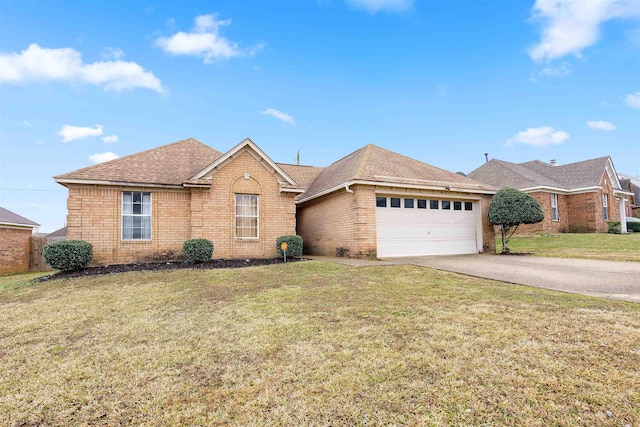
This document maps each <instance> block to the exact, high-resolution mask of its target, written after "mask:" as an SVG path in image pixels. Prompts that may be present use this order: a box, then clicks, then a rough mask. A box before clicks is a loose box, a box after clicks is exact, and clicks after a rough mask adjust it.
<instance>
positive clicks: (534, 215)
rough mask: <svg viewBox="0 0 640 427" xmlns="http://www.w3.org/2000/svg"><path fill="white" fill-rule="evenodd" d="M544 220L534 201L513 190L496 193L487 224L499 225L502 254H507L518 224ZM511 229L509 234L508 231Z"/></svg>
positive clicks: (528, 196) (537, 204)
mask: <svg viewBox="0 0 640 427" xmlns="http://www.w3.org/2000/svg"><path fill="white" fill-rule="evenodd" d="M543 219H544V212H542V208H541V207H540V204H539V203H538V201H537V200H536V199H534V198H533V197H531V196H530V195H528V194H527V193H524V192H522V191H520V190H516V189H515V188H509V187H505V188H503V189H502V190H500V191H498V192H497V193H496V194H495V196H493V199H492V200H491V206H489V222H491V224H493V225H499V226H500V231H501V232H502V253H503V254H508V253H509V252H510V251H509V246H508V244H509V239H510V238H511V237H512V236H513V234H514V233H515V232H516V230H517V229H518V226H519V225H520V224H536V223H538V222H540V221H542V220H543ZM511 228H513V231H512V232H511V234H509V230H511Z"/></svg>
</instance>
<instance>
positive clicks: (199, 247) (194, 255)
mask: <svg viewBox="0 0 640 427" xmlns="http://www.w3.org/2000/svg"><path fill="white" fill-rule="evenodd" d="M182 254H183V255H184V257H185V258H186V259H187V260H188V261H191V262H207V261H209V260H210V259H211V255H213V242H212V241H211V240H207V239H191V240H187V241H186V242H184V245H183V246H182Z"/></svg>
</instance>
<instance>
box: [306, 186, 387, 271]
mask: <svg viewBox="0 0 640 427" xmlns="http://www.w3.org/2000/svg"><path fill="white" fill-rule="evenodd" d="M350 189H351V191H353V193H349V192H347V191H346V190H338V191H335V192H333V193H331V194H327V195H325V196H322V197H318V198H317V199H313V200H311V201H309V202H306V203H304V204H302V205H298V212H297V218H298V234H300V235H301V236H302V238H303V240H304V251H305V253H306V254H309V255H327V256H335V255H336V249H338V248H345V249H348V250H349V252H348V254H349V256H351V257H356V258H375V256H376V212H375V206H376V194H375V188H373V187H367V186H352V187H351V188H350Z"/></svg>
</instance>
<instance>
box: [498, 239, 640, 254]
mask: <svg viewBox="0 0 640 427" xmlns="http://www.w3.org/2000/svg"><path fill="white" fill-rule="evenodd" d="M496 248H498V251H500V250H501V248H502V239H500V238H498V239H497V241H496ZM509 248H510V249H511V251H512V252H528V253H532V254H533V255H537V256H548V257H556V258H582V259H603V260H611V261H640V233H629V234H608V233H584V234H578V233H564V234H553V235H536V236H517V235H516V236H514V237H512V238H511V240H509Z"/></svg>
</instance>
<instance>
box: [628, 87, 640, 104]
mask: <svg viewBox="0 0 640 427" xmlns="http://www.w3.org/2000/svg"><path fill="white" fill-rule="evenodd" d="M625 100H626V101H627V105H628V106H629V107H631V108H640V90H639V91H637V92H636V93H630V94H629V95H627V97H626V98H625Z"/></svg>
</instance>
